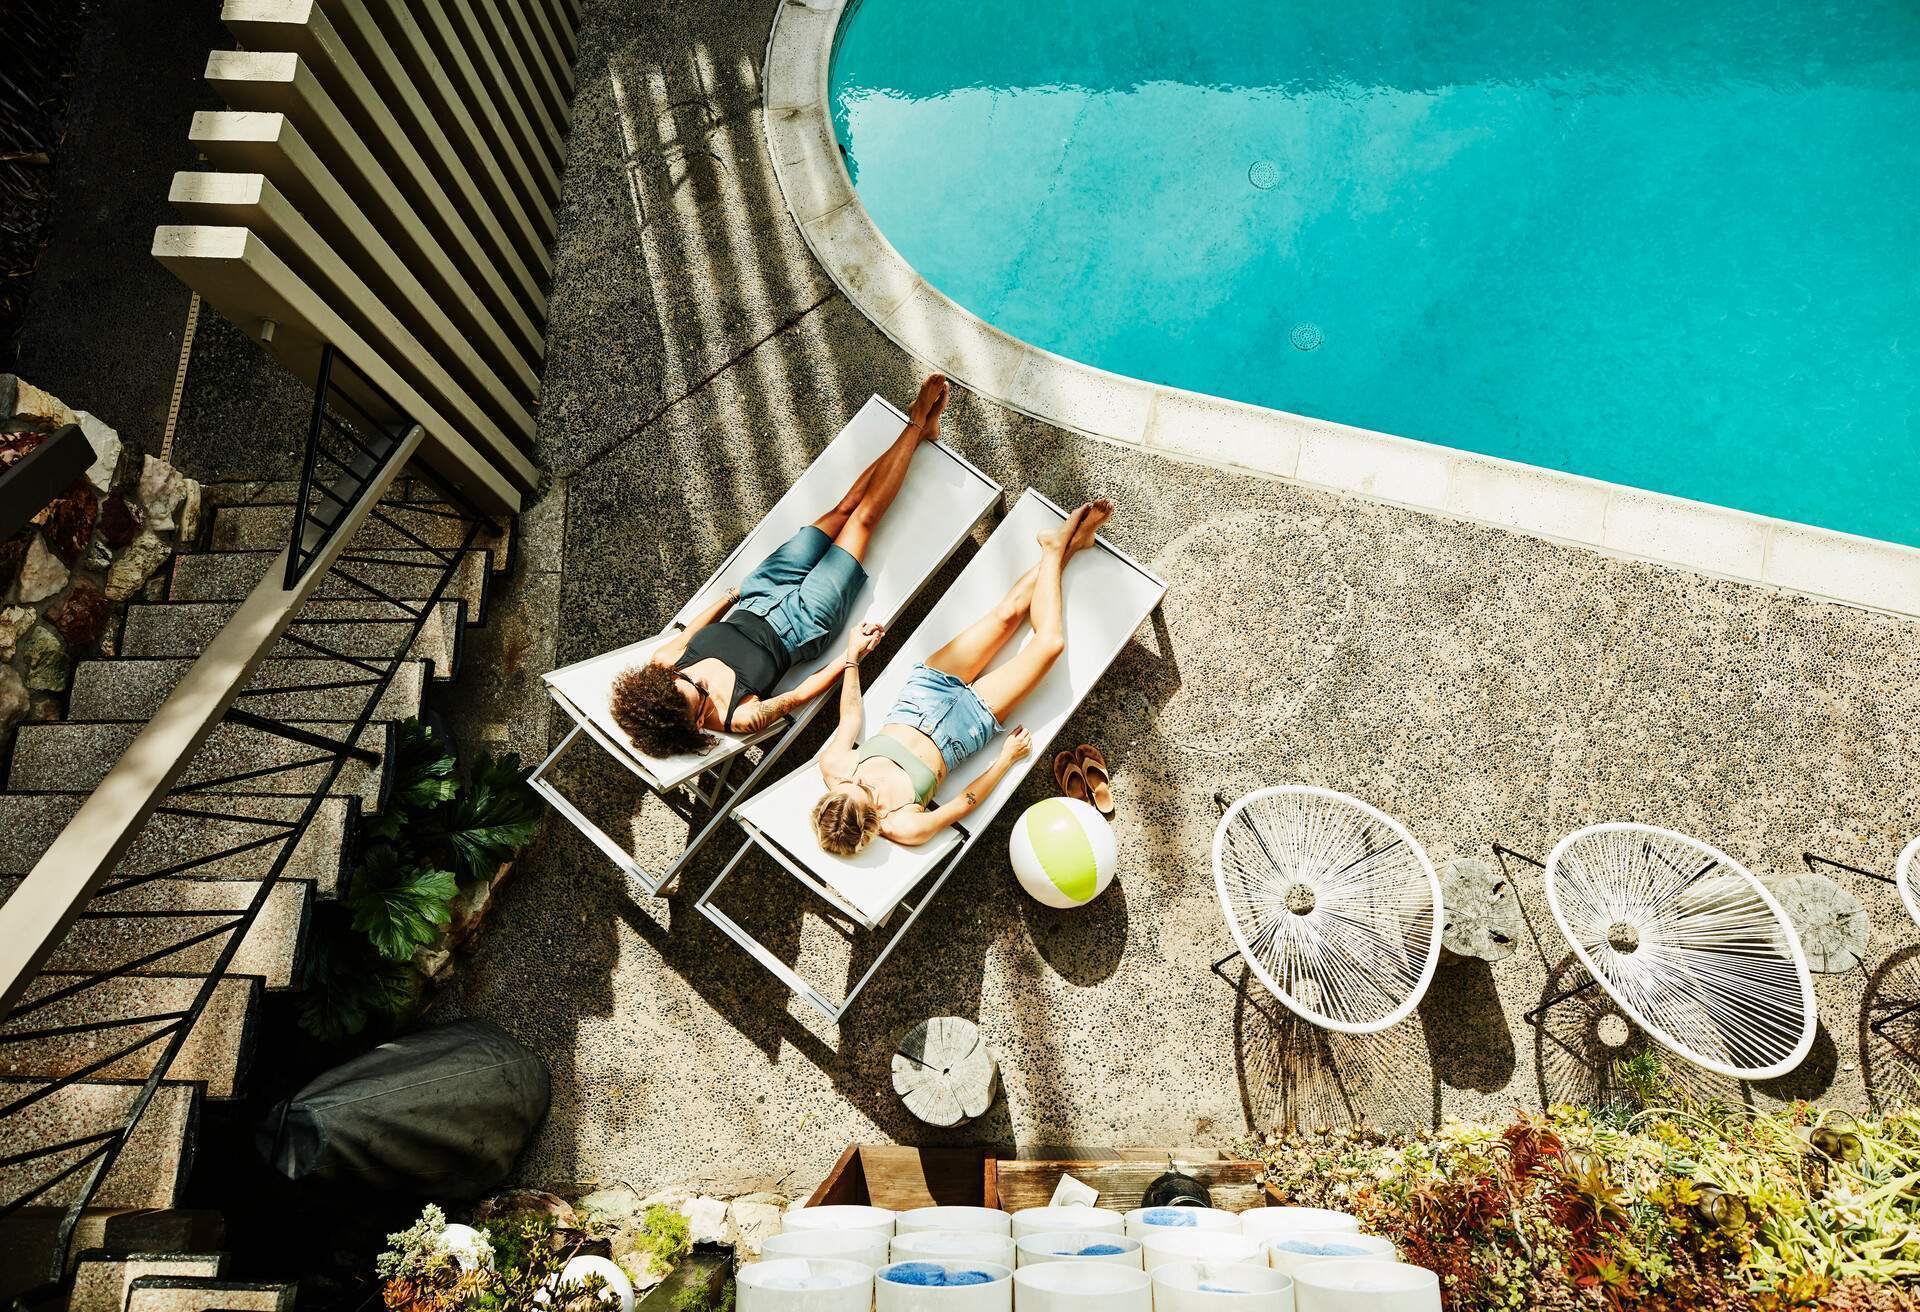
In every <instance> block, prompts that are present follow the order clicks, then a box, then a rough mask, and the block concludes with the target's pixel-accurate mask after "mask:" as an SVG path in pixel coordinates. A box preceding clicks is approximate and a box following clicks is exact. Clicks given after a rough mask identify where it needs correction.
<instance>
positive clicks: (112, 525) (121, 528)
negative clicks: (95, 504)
mask: <svg viewBox="0 0 1920 1312" xmlns="http://www.w3.org/2000/svg"><path fill="white" fill-rule="evenodd" d="M145 524H146V516H145V515H143V514H141V513H140V507H138V506H136V505H135V504H134V503H133V502H131V501H129V500H127V496H126V493H124V492H115V493H112V494H111V495H109V496H108V497H107V499H106V500H105V501H102V502H101V503H100V522H99V524H98V525H97V530H98V532H99V534H100V537H101V539H102V540H103V541H104V542H105V543H106V544H107V545H108V546H110V547H112V548H113V549H114V550H115V551H118V550H120V548H122V547H124V546H126V545H127V544H128V543H129V542H131V541H133V540H134V539H135V538H137V537H139V536H140V530H141V528H142V527H143V526H144V525H145Z"/></svg>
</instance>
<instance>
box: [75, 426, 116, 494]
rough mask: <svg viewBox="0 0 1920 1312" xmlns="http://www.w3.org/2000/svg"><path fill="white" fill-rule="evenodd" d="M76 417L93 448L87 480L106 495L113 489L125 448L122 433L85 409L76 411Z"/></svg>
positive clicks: (88, 443)
mask: <svg viewBox="0 0 1920 1312" xmlns="http://www.w3.org/2000/svg"><path fill="white" fill-rule="evenodd" d="M74 417H75V418H76V419H78V420H79V422H80V431H81V432H82V433H84V434H86V437H87V445H89V446H91V447H92V448H93V463H92V464H91V465H89V466H87V482H89V483H91V484H93V486H94V488H95V490H96V491H98V492H99V493H100V495H101V496H105V495H106V494H107V493H109V492H111V491H112V490H113V472H114V470H116V469H118V468H119V467H120V452H121V450H122V449H123V447H122V443H121V441H120V434H118V433H116V432H114V431H113V430H112V429H111V428H108V427H107V426H106V425H105V424H103V423H101V422H100V421H99V420H98V419H95V418H94V417H93V416H92V415H90V414H88V413H87V412H86V411H85V410H80V411H76V412H75V414H74Z"/></svg>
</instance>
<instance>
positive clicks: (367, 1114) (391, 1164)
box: [258, 1020, 549, 1199]
mask: <svg viewBox="0 0 1920 1312" xmlns="http://www.w3.org/2000/svg"><path fill="white" fill-rule="evenodd" d="M548 1093H549V1081H548V1077H547V1068H546V1065H545V1063H543V1062H542V1061H541V1060H540V1059H539V1058H538V1057H536V1056H534V1055H533V1053H531V1052H529V1051H528V1050H527V1049H525V1048H523V1047H521V1046H520V1045H519V1044H518V1043H516V1042H514V1041H513V1039H511V1038H509V1037H508V1036H507V1035H506V1034H505V1033H504V1032H503V1031H502V1030H500V1029H499V1028H498V1027H497V1026H494V1025H490V1024H488V1023H487V1022H486V1021H482V1020H463V1021H456V1022H454V1023H453V1024H451V1025H440V1026H435V1027H434V1028H432V1029H425V1030H419V1031H417V1032H415V1033H413V1034H409V1035H407V1036H405V1037H404V1038H399V1039H395V1040H394V1041H393V1042H391V1043H383V1044H381V1045H380V1046H379V1047H377V1048H375V1049H374V1050H373V1051H372V1052H369V1053H367V1054H365V1055H364V1056H361V1057H356V1058H354V1059H353V1060H352V1061H350V1062H347V1063H346V1064H345V1065H343V1066H336V1067H335V1068H334V1069H333V1070H330V1071H328V1072H327V1073H326V1074H325V1075H322V1076H320V1077H319V1078H317V1079H315V1080H313V1081H312V1082H311V1083H309V1084H308V1085H307V1087H306V1088H304V1089H302V1090H300V1092H299V1093H297V1094H295V1095H294V1096H293V1097H292V1098H289V1099H288V1100H287V1101H286V1102H283V1103H281V1104H280V1105H279V1106H278V1107H275V1108H274V1109H273V1111H272V1112H270V1113H268V1115H267V1119H266V1123H265V1124H264V1125H262V1126H261V1127H260V1131H259V1136H258V1143H259V1147H260V1152H261V1154H262V1155H263V1156H264V1157H265V1158H266V1159H267V1162H268V1164H269V1165H271V1166H272V1167H273V1168H274V1169H275V1170H276V1171H279V1172H280V1173H281V1174H282V1175H284V1176H286V1177H287V1178H288V1179H290V1180H305V1179H309V1178H312V1179H316V1180H325V1181H327V1182H329V1183H332V1184H352V1185H362V1186H366V1187H369V1188H374V1189H384V1190H390V1191H393V1192H396V1193H407V1194H423V1195H431V1196H432V1197H435V1198H449V1199H457V1198H472V1197H476V1196H478V1195H480V1194H483V1193H486V1192H487V1191H488V1190H490V1189H492V1188H494V1187H495V1186H496V1185H499V1184H500V1183H502V1182H503V1181H504V1180H505V1179H506V1178H507V1174H508V1172H509V1171H510V1170H511V1169H512V1167H513V1162H514V1159H515V1158H516V1157H518V1156H519V1155H520V1150H521V1149H522V1148H524V1147H526V1144H527V1140H528V1139H530V1138H531V1137H532V1136H533V1132H534V1130H535V1129H536V1128H537V1127H538V1126H539V1124H540V1122H541V1120H543V1119H544V1118H545V1117H546V1114H547V1099H548Z"/></svg>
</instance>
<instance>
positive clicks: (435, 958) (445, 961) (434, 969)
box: [413, 944, 453, 981]
mask: <svg viewBox="0 0 1920 1312" xmlns="http://www.w3.org/2000/svg"><path fill="white" fill-rule="evenodd" d="M452 966H453V949H452V948H449V947H442V946H439V945H437V944H436V945H432V946H428V947H417V948H415V949H414V950H413V968H414V969H415V970H417V971H419V972H420V973H421V974H422V975H425V976H426V977H427V978H428V979H430V980H436V981H437V980H438V979H440V977H441V976H443V975H445V974H446V973H447V971H448V970H449V969H451V968H452Z"/></svg>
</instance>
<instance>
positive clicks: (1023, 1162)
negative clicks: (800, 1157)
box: [804, 1144, 1266, 1212]
mask: <svg viewBox="0 0 1920 1312" xmlns="http://www.w3.org/2000/svg"><path fill="white" fill-rule="evenodd" d="M1173 1155H1174V1156H1175V1157H1176V1158H1177V1160H1178V1161H1179V1162H1180V1165H1181V1167H1182V1168H1183V1169H1184V1170H1185V1171H1186V1172H1187V1174H1189V1175H1191V1176H1193V1178H1194V1179H1196V1180H1198V1181H1200V1183H1202V1184H1204V1185H1206V1186H1207V1188H1208V1189H1209V1190H1211V1191H1212V1193H1213V1203H1214V1206H1215V1207H1221V1208H1225V1209H1226V1210H1227V1211H1230V1212H1243V1211H1245V1210H1247V1209H1248V1208H1250V1207H1261V1206H1264V1205H1265V1204H1266V1199H1265V1198H1264V1197H1263V1196H1262V1194H1261V1192H1260V1185H1259V1183H1258V1179H1259V1175H1260V1171H1261V1169H1262V1168H1261V1165H1260V1163H1259V1162H1249V1161H1239V1160H1235V1159H1229V1158H1221V1157H1218V1156H1217V1155H1216V1156H1207V1155H1201V1156H1197V1157H1196V1156H1186V1155H1182V1154H1181V1153H1179V1152H1178V1151H1175V1152H1174V1154H1173ZM1167 1157H1168V1153H1166V1152H1163V1151H1160V1150H1157V1149H1151V1148H1139V1149H1134V1148H1125V1149H1074V1150H1071V1151H1068V1152H1062V1153H1059V1154H1057V1155H1055V1154H1050V1153H1042V1154H1037V1155H1034V1156H1029V1157H1022V1156H1013V1157H1003V1156H1001V1155H1000V1153H999V1150H998V1149H994V1148H986V1147H976V1148H908V1147H902V1146H901V1145H898V1144H850V1145H849V1146H848V1148H847V1150H846V1151H845V1152H843V1153H841V1154H840V1160H839V1161H837V1162H835V1163H834V1166H833V1170H831V1171H829V1172H828V1173H827V1178H826V1179H825V1180H822V1181H821V1182H820V1187H819V1188H817V1189H815V1190H814V1191H813V1193H812V1194H811V1195H810V1196H809V1197H808V1198H807V1201H806V1203H805V1204H804V1205H805V1206H807V1207H822V1206H825V1205H827V1204H829V1203H863V1204H868V1205H871V1206H874V1207H889V1208H892V1209H893V1210H895V1211H898V1212H904V1211H907V1210H909V1209H911V1208H915V1207H936V1206H968V1207H1002V1208H1005V1209H1006V1210H1007V1211H1009V1212H1017V1211H1019V1210H1020V1209H1021V1208H1023V1207H1045V1206H1046V1205H1047V1204H1048V1203H1049V1202H1051V1201H1052V1200H1053V1191H1054V1188H1055V1186H1057V1185H1058V1184H1059V1183H1060V1177H1061V1176H1062V1175H1071V1176H1073V1178H1074V1179H1076V1180H1079V1181H1081V1182H1082V1183H1084V1184H1087V1185H1091V1186H1092V1187H1093V1188H1095V1189H1097V1190H1099V1191H1100V1198H1099V1205H1100V1206H1101V1207H1111V1208H1114V1209H1116V1210H1118V1211H1123V1212H1124V1211H1127V1210H1129V1209H1131V1208H1135V1207H1138V1206H1140V1196H1141V1195H1142V1194H1143V1193H1145V1192H1146V1188H1147V1186H1148V1185H1149V1184H1151V1183H1152V1182H1153V1180H1154V1178H1155V1177H1156V1176H1158V1175H1160V1174H1161V1173H1162V1172H1163V1171H1165V1170H1166V1169H1167Z"/></svg>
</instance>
